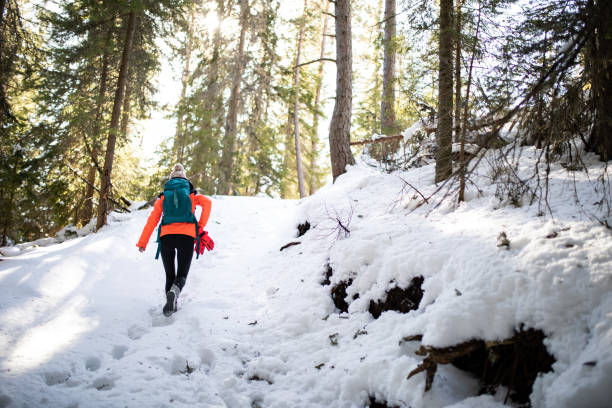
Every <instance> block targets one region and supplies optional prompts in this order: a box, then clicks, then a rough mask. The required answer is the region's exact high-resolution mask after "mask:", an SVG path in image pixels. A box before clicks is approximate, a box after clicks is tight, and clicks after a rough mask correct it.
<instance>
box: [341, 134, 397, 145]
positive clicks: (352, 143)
mask: <svg viewBox="0 0 612 408" xmlns="http://www.w3.org/2000/svg"><path fill="white" fill-rule="evenodd" d="M403 138H404V135H393V136H384V137H379V138H378V139H368V140H359V141H357V142H351V146H357V145H365V144H370V143H380V142H390V141H392V140H399V139H403Z"/></svg>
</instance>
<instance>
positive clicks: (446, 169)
mask: <svg viewBox="0 0 612 408" xmlns="http://www.w3.org/2000/svg"><path fill="white" fill-rule="evenodd" d="M452 49H453V0H440V44H439V60H440V68H439V69H440V71H439V76H438V132H437V137H438V151H437V153H436V176H435V182H436V183H438V182H440V181H443V180H446V179H447V178H448V177H449V176H450V175H451V173H452V157H451V146H452V133H453V61H452V58H453V55H452V54H453V53H452Z"/></svg>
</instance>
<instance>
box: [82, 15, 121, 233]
mask: <svg viewBox="0 0 612 408" xmlns="http://www.w3.org/2000/svg"><path fill="white" fill-rule="evenodd" d="M112 31H113V30H112V25H109V27H108V31H107V33H106V40H105V42H104V53H103V54H102V66H101V68H100V88H99V90H98V97H97V99H96V111H95V112H96V113H95V115H94V123H93V128H92V132H91V139H92V140H93V143H92V146H91V155H92V158H91V161H92V163H91V164H90V166H89V170H88V172H87V186H86V190H85V199H84V200H83V201H84V205H83V210H82V212H81V214H82V215H81V223H82V224H83V225H85V224H88V223H89V221H91V217H93V197H94V192H95V190H94V186H95V184H96V173H97V172H98V168H97V167H98V163H97V161H96V160H97V157H98V152H99V150H98V147H99V146H98V144H99V138H100V122H102V113H103V112H104V102H105V101H104V98H105V96H106V89H107V87H108V66H109V61H110V50H109V48H110V41H111V39H112Z"/></svg>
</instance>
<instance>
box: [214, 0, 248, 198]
mask: <svg viewBox="0 0 612 408" xmlns="http://www.w3.org/2000/svg"><path fill="white" fill-rule="evenodd" d="M248 15H249V2H248V0H240V41H239V43H238V57H237V60H236V63H235V64H234V73H233V78H232V88H231V91H230V99H229V111H228V113H227V121H226V123H225V135H224V137H223V152H222V154H221V166H220V167H221V169H220V170H221V174H220V177H219V194H229V193H230V191H231V189H232V175H233V172H234V155H235V152H236V137H237V133H238V129H237V126H238V102H239V101H240V84H241V82H242V71H243V68H244V66H243V65H244V43H245V38H246V31H247V26H248V22H247V19H248Z"/></svg>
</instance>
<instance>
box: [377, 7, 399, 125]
mask: <svg viewBox="0 0 612 408" xmlns="http://www.w3.org/2000/svg"><path fill="white" fill-rule="evenodd" d="M384 21H385V37H384V43H383V46H384V62H383V87H382V88H383V89H382V100H381V102H380V125H381V132H382V133H383V134H385V135H389V134H393V133H395V131H396V130H397V129H396V128H395V0H385V18H384Z"/></svg>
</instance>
